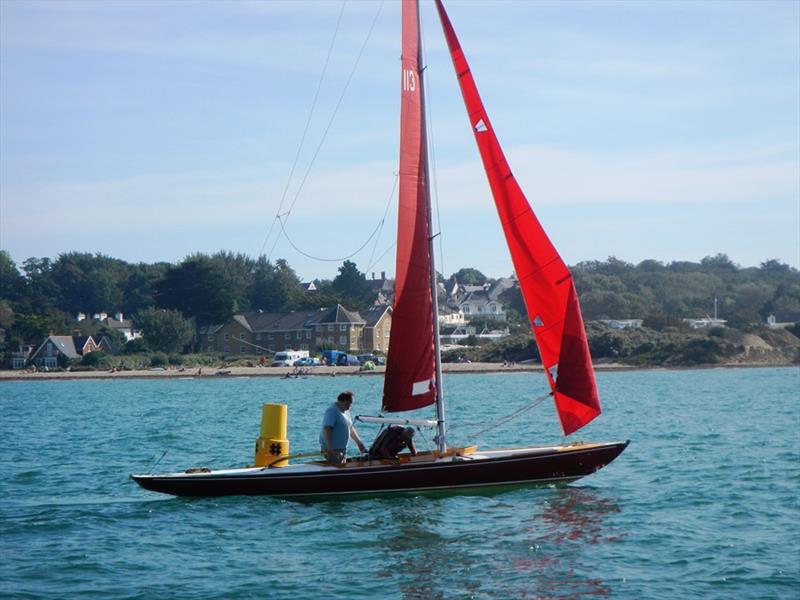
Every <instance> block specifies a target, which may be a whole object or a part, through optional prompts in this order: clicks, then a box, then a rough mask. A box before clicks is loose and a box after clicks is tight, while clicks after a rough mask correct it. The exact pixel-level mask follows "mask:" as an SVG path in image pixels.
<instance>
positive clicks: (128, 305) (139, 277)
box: [121, 263, 169, 315]
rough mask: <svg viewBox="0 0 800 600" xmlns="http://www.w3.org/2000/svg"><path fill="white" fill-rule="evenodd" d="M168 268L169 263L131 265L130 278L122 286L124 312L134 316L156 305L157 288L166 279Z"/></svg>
mask: <svg viewBox="0 0 800 600" xmlns="http://www.w3.org/2000/svg"><path fill="white" fill-rule="evenodd" d="M168 268H169V265H168V264H167V263H155V264H152V265H148V264H145V263H139V264H136V265H131V267H130V269H129V270H128V278H127V280H126V281H125V282H124V283H123V284H122V295H123V300H122V307H121V309H122V311H123V312H124V313H125V314H131V315H132V314H133V313H135V312H136V311H139V310H142V309H143V308H147V307H149V306H153V305H154V304H155V303H156V302H155V294H156V286H157V285H158V282H159V281H161V280H162V279H164V274H165V273H166V272H167V269H168Z"/></svg>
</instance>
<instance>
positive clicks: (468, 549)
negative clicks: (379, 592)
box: [366, 488, 622, 598]
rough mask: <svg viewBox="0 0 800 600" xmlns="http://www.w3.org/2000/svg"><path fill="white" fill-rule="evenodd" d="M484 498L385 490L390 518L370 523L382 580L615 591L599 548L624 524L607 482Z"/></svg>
mask: <svg viewBox="0 0 800 600" xmlns="http://www.w3.org/2000/svg"><path fill="white" fill-rule="evenodd" d="M486 500H487V501H488V503H487V501H484V502H483V504H482V505H478V504H476V498H474V497H472V498H467V497H460V498H459V497H452V498H449V499H445V498H442V499H440V500H438V501H433V500H431V499H430V498H428V499H427V500H425V499H423V498H419V497H417V498H403V499H400V498H398V499H396V500H386V501H385V502H386V514H387V515H389V514H390V515H391V520H392V523H393V524H394V525H393V526H392V528H391V529H390V530H387V529H386V520H385V519H376V520H375V522H373V523H370V524H366V527H367V528H370V529H373V530H375V531H381V532H382V534H381V537H382V539H381V540H377V541H378V542H379V544H378V548H379V549H378V552H377V553H376V559H377V561H378V562H379V566H378V568H377V571H376V574H377V576H378V577H379V578H385V579H386V581H387V590H394V589H396V587H399V588H400V592H401V595H402V597H403V598H449V597H483V596H493V597H509V598H512V597H513V598H525V597H533V598H585V597H587V596H608V595H610V594H611V592H612V589H611V587H610V585H609V584H608V583H607V582H605V581H604V580H603V578H602V577H601V576H599V573H600V572H601V571H600V565H601V564H602V561H601V560H599V557H601V556H602V555H603V554H604V553H605V552H606V550H605V549H604V547H605V546H607V545H608V544H613V543H614V542H616V541H617V540H619V539H620V537H621V535H622V534H621V533H620V530H618V529H617V528H616V527H615V526H614V524H613V522H612V521H613V520H614V519H613V515H615V514H616V513H618V512H620V508H619V505H618V504H617V503H616V501H615V500H614V498H613V497H611V496H609V495H608V494H607V492H605V491H599V490H596V489H591V488H582V489H577V488H561V489H554V488H548V489H538V490H518V491H516V492H512V493H510V494H497V495H493V496H492V497H491V499H489V498H487V499H486ZM454 515H459V516H454ZM595 557H597V558H595ZM389 582H391V583H389Z"/></svg>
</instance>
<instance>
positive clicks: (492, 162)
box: [131, 0, 628, 498]
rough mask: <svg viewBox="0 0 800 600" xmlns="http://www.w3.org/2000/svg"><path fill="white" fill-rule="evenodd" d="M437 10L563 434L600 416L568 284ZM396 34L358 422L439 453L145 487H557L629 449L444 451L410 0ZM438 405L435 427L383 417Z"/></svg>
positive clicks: (318, 491) (246, 491)
mask: <svg viewBox="0 0 800 600" xmlns="http://www.w3.org/2000/svg"><path fill="white" fill-rule="evenodd" d="M435 2H436V8H437V11H438V14H439V18H440V20H441V23H442V28H443V31H444V36H445V39H446V41H447V45H448V47H449V50H450V55H451V58H452V61H453V66H454V68H455V72H456V76H457V79H458V83H459V86H460V88H461V92H462V95H463V98H464V102H465V105H466V109H467V114H468V116H469V122H470V126H471V127H472V131H473V133H474V135H475V140H476V141H477V144H478V150H479V152H480V156H481V159H482V162H483V166H484V169H485V171H486V175H487V177H488V179H489V185H490V188H491V192H492V196H493V198H494V202H495V205H496V207H497V212H498V215H499V217H500V222H501V223H502V226H503V232H504V234H505V239H506V242H507V245H508V248H509V251H510V254H511V258H512V262H513V264H514V269H515V272H516V275H517V279H518V280H519V284H520V288H521V291H522V295H523V297H524V300H525V304H526V307H527V310H528V315H529V319H530V323H531V328H532V330H533V334H534V336H535V338H536V342H537V344H538V347H539V351H540V355H541V358H542V363H543V366H544V372H545V375H546V378H547V381H548V383H549V387H550V390H551V391H550V393H549V394H548V395H551V396H552V397H553V399H554V402H555V405H556V410H557V413H558V417H559V420H560V422H561V426H562V429H563V432H564V435H565V436H567V435H570V434H572V433H574V432H576V431H577V430H579V429H580V428H582V427H583V426H584V425H586V424H587V423H589V422H590V421H592V420H593V419H594V418H595V417H597V416H598V415H599V414H600V411H601V408H600V401H599V397H598V392H597V385H596V383H595V378H594V370H593V368H592V362H591V357H590V355H589V346H588V343H587V339H586V333H585V330H584V325H583V318H582V317H581V310H580V306H579V303H578V295H577V293H576V290H575V284H574V282H573V279H572V276H571V274H570V272H569V269H568V268H567V266H566V264H565V263H564V261H563V260H562V259H561V257H560V256H559V254H558V252H557V251H556V249H555V247H554V246H553V244H552V243H551V242H550V240H549V238H548V237H547V234H546V233H545V232H544V230H543V229H542V226H541V225H540V223H539V221H538V219H537V218H536V216H535V214H534V213H533V210H532V209H531V206H530V204H529V203H528V201H527V199H526V198H525V195H524V193H523V192H522V189H521V188H520V186H519V184H518V183H517V180H516V178H515V177H514V175H513V173H512V172H511V169H510V168H509V166H508V163H507V161H506V159H505V156H504V154H503V151H502V149H501V147H500V144H499V142H498V140H497V137H496V135H495V132H494V129H493V128H492V125H491V122H490V121H489V117H488V115H487V113H486V110H485V109H484V106H483V103H482V101H481V98H480V95H479V94H478V89H477V87H476V85H475V81H474V79H473V77H472V73H471V71H470V68H469V65H468V63H467V60H466V57H465V56H464V53H463V51H462V49H461V45H460V44H459V41H458V38H457V37H456V33H455V30H454V29H453V26H452V24H451V22H450V19H449V17H448V15H447V13H446V12H445V8H444V5H443V4H442V2H441V0H435ZM402 31H403V33H402V72H401V115H400V131H401V135H400V174H399V177H400V181H399V190H400V191H399V197H398V198H399V199H398V238H397V258H396V280H395V300H394V312H393V319H392V333H391V343H390V345H389V354H388V359H387V368H386V374H385V381H384V389H383V400H382V406H381V409H382V410H381V416H376V417H358V418H359V419H361V420H363V421H370V422H378V423H382V424H384V425H386V424H392V423H399V424H406V425H413V426H418V427H423V426H430V427H432V428H435V429H436V436H435V438H434V440H435V442H436V449H435V450H432V451H428V452H421V453H419V454H417V455H416V456H402V455H401V458H400V460H399V461H383V460H370V459H368V458H367V457H355V458H349V459H348V460H347V461H346V462H345V464H344V465H336V466H335V465H331V464H327V463H325V462H322V461H318V460H317V461H310V462H302V463H296V464H289V463H290V461H289V460H288V459H290V458H292V457H291V455H289V456H282V455H281V454H280V448H281V444H282V442H281V441H280V440H277V441H275V442H274V443H273V444H272V446H271V447H273V448H274V449H276V454H277V455H278V457H277V458H275V459H274V460H272V461H271V462H270V463H269V464H266V465H265V466H256V467H245V468H240V469H225V470H209V469H189V470H187V471H185V472H178V473H167V474H161V475H151V474H147V475H132V476H131V477H132V478H133V479H134V480H135V481H136V482H137V483H138V484H139V485H141V486H142V487H144V488H145V489H148V490H152V491H156V492H163V493H167V494H173V495H178V496H219V495H238V494H242V495H268V496H276V497H284V498H327V497H334V498H341V497H347V496H358V495H376V494H396V493H426V492H441V491H446V492H447V491H455V492H458V491H465V490H474V489H483V488H495V489H497V488H507V487H512V488H516V487H520V486H527V485H541V484H563V483H568V482H571V481H575V480H577V479H579V478H581V477H584V476H586V475H590V474H591V473H594V472H595V471H597V470H598V469H601V468H602V467H604V466H606V465H607V464H608V463H610V462H611V461H612V460H614V459H615V458H616V457H617V456H618V455H619V454H620V453H621V452H622V451H623V450H624V449H625V448H626V446H627V445H628V442H627V441H618V442H608V443H583V442H578V443H571V444H564V445H555V446H530V447H524V448H511V449H499V450H490V449H479V448H477V447H475V446H470V447H451V446H450V445H449V444H448V441H447V419H446V416H445V398H444V389H443V386H442V383H443V382H442V368H441V352H440V344H439V327H438V303H437V282H436V270H435V266H434V252H433V239H434V237H435V236H434V235H433V228H432V219H431V202H430V184H429V176H428V157H427V148H428V142H427V135H426V124H425V95H424V89H423V85H424V80H423V64H422V55H421V44H420V25H419V6H418V0H403V3H402ZM434 404H435V406H436V419H435V420H434V419H406V418H392V417H386V416H383V415H384V414H385V413H396V412H405V411H411V410H416V409H421V408H424V407H428V406H431V405H434ZM262 428H263V422H262ZM283 429H284V431H285V423H284V426H283ZM276 435H277V436H278V438H280V434H276ZM284 435H285V434H284ZM257 456H258V455H257Z"/></svg>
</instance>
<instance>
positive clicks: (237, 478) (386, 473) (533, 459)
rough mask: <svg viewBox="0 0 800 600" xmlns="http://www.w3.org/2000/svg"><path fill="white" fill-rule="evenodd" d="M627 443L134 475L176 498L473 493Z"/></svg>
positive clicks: (541, 480) (591, 462)
mask: <svg viewBox="0 0 800 600" xmlns="http://www.w3.org/2000/svg"><path fill="white" fill-rule="evenodd" d="M627 445H628V442H613V443H605V444H575V445H571V446H551V447H542V448H517V449H509V450H492V451H486V452H476V453H473V454H467V455H463V456H462V455H459V454H455V455H451V456H445V457H436V456H434V455H430V454H429V455H422V456H419V457H415V458H413V459H411V460H407V461H402V462H400V463H399V464H397V463H389V462H386V461H363V462H362V461H357V460H355V459H351V460H349V461H348V463H347V465H345V466H341V467H334V466H330V465H326V464H323V463H305V464H299V465H289V466H286V467H283V468H246V469H231V470H225V471H210V472H207V473H171V474H166V475H131V478H132V479H133V480H134V481H136V483H138V484H139V485H141V486H142V487H143V488H145V489H147V490H151V491H154V492H161V493H165V494H172V495H174V496H231V495H259V496H275V497H279V498H296V499H314V498H318V499H321V498H328V497H333V498H341V497H350V496H374V495H380V494H398V493H415V494H416V493H430V492H456V493H458V492H462V491H463V492H468V491H470V490H474V489H480V488H495V487H498V488H500V487H502V488H506V487H520V486H527V485H541V484H553V483H565V482H569V481H574V480H576V479H579V478H581V477H584V476H586V475H590V474H591V473H594V472H595V471H597V470H599V469H601V468H602V467H604V466H605V465H607V464H608V463H610V462H611V461H612V460H614V459H615V458H616V457H617V456H618V455H619V454H620V453H621V452H622V451H623V450H624V449H625V448H626V446H627Z"/></svg>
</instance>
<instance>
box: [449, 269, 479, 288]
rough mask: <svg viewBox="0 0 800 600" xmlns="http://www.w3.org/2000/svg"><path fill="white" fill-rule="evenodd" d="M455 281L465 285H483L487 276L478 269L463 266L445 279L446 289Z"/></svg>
mask: <svg viewBox="0 0 800 600" xmlns="http://www.w3.org/2000/svg"><path fill="white" fill-rule="evenodd" d="M455 281H458V283H461V284H466V285H483V284H484V283H486V282H487V281H488V278H487V277H486V275H484V274H483V273H481V272H480V271H478V269H473V268H470V267H465V268H463V269H459V270H458V271H456V272H455V273H453V274H452V275H450V278H449V279H448V280H447V289H448V290H449V289H450V288H451V287H452V286H453V283H454V282H455Z"/></svg>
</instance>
